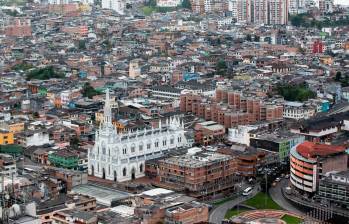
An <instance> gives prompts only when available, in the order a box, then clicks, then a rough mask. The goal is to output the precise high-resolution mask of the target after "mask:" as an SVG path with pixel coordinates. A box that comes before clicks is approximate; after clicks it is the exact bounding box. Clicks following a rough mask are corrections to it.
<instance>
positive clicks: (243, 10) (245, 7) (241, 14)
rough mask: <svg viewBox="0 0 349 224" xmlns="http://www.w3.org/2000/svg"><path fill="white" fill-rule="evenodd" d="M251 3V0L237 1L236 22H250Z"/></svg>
mask: <svg viewBox="0 0 349 224" xmlns="http://www.w3.org/2000/svg"><path fill="white" fill-rule="evenodd" d="M251 1H252V0H237V2H236V10H237V21H238V22H251Z"/></svg>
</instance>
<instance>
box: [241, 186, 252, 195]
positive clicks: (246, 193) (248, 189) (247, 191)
mask: <svg viewBox="0 0 349 224" xmlns="http://www.w3.org/2000/svg"><path fill="white" fill-rule="evenodd" d="M251 193H252V187H248V188H246V189H245V190H244V191H243V192H242V195H243V196H248V195H250V194H251Z"/></svg>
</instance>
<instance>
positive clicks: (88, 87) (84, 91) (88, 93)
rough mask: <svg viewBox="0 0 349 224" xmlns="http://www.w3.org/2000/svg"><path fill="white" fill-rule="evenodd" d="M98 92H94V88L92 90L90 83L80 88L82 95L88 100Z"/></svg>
mask: <svg viewBox="0 0 349 224" xmlns="http://www.w3.org/2000/svg"><path fill="white" fill-rule="evenodd" d="M99 94H100V92H99V91H97V90H95V88H93V87H92V86H91V85H90V83H88V82H86V83H85V85H84V87H83V88H82V95H83V96H84V97H88V98H90V99H92V97H94V96H96V95H99Z"/></svg>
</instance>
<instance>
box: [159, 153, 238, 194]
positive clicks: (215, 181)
mask: <svg viewBox="0 0 349 224" xmlns="http://www.w3.org/2000/svg"><path fill="white" fill-rule="evenodd" d="M159 170H160V172H159V177H160V185H161V186H164V187H166V188H170V189H174V190H180V191H186V192H187V193H188V194H189V195H191V196H193V197H198V198H202V197H206V196H208V195H213V194H216V193H221V192H226V191H230V190H232V189H233V188H234V184H235V183H236V181H237V179H238V178H237V177H236V176H235V174H236V170H237V166H236V160H235V159H234V158H233V157H232V156H229V155H224V154H220V153H213V152H200V153H196V154H194V155H190V154H187V155H182V156H174V157H170V158H166V159H163V160H160V161H159Z"/></svg>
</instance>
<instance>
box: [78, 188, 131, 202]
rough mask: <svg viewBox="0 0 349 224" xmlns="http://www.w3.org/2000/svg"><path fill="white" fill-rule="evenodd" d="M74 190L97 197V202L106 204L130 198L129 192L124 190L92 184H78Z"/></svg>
mask: <svg viewBox="0 0 349 224" xmlns="http://www.w3.org/2000/svg"><path fill="white" fill-rule="evenodd" d="M72 192H74V193H78V194H82V195H87V196H90V197H95V198H96V200H97V203H100V204H102V205H106V206H111V204H112V203H113V202H115V201H118V200H121V199H125V198H128V197H129V196H130V194H129V193H127V192H124V191H119V190H115V189H111V188H106V187H102V186H97V185H92V184H83V185H79V186H76V187H74V188H73V190H72Z"/></svg>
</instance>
